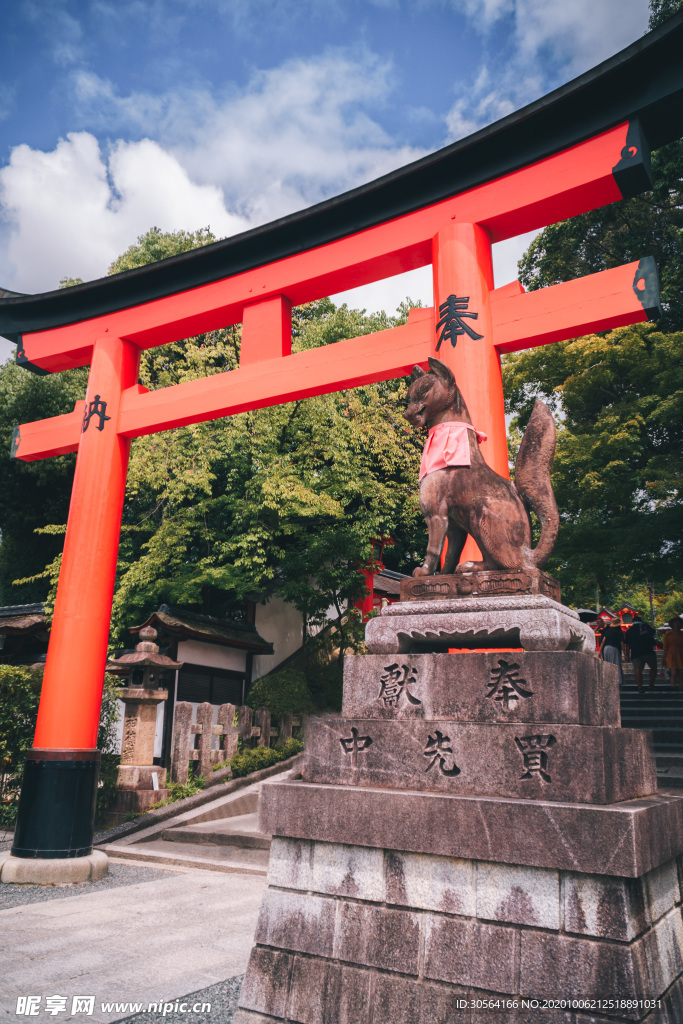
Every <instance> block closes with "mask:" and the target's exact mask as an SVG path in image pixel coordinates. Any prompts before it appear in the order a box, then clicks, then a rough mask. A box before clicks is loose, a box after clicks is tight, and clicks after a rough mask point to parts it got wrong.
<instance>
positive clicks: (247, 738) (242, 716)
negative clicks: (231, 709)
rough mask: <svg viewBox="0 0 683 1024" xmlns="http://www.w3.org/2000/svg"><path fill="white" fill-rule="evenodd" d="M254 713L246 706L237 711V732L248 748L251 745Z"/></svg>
mask: <svg viewBox="0 0 683 1024" xmlns="http://www.w3.org/2000/svg"><path fill="white" fill-rule="evenodd" d="M252 721H253V713H252V710H251V708H250V707H247V705H246V704H242V705H240V707H238V709H237V731H238V732H239V734H240V739H241V740H242V743H243V744H245V745H246V746H249V745H250V744H251V729H252Z"/></svg>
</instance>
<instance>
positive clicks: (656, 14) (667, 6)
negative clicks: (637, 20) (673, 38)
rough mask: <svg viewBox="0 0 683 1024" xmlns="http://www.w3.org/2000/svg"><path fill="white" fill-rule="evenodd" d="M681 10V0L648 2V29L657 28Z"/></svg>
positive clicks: (652, 0)
mask: <svg viewBox="0 0 683 1024" xmlns="http://www.w3.org/2000/svg"><path fill="white" fill-rule="evenodd" d="M681 10H683V0H650V21H649V25H648V28H650V29H653V28H658V27H659V26H660V25H661V24H662V23H663V22H665V21H667V20H668V19H669V18H671V17H673V15H674V14H677V13H678V11H681Z"/></svg>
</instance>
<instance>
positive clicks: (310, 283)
mask: <svg viewBox="0 0 683 1024" xmlns="http://www.w3.org/2000/svg"><path fill="white" fill-rule="evenodd" d="M627 128H628V124H627V123H624V124H621V125H619V126H618V127H616V128H612V129H610V130H609V131H607V132H604V133H602V134H601V135H597V136H595V137H594V138H592V139H588V140H587V141H585V142H582V143H580V144H579V145H577V146H572V147H571V148H569V149H566V150H564V151H563V152H561V153H557V154H555V155H554V156H551V157H547V158H546V159H544V160H540V161H539V162H538V163H535V164H531V165H530V166H528V167H524V168H522V169H521V170H518V171H515V172H514V173H512V174H508V175H505V176H504V177H502V178H497V179H496V180H495V181H491V182H487V184H485V185H480V186H478V187H477V188H474V189H470V190H469V191H467V192H463V193H461V194H460V195H456V196H453V197H452V198H450V199H447V200H444V201H443V202H440V203H435V204H433V205H432V206H427V207H424V208H423V209H420V210H416V211H415V212H413V213H409V214H406V215H404V216H402V217H397V218H395V219H394V220H390V221H387V222H385V223H384V224H380V225H377V226H376V227H372V228H368V229H367V230H365V231H361V232H357V233H356V234H354V235H349V236H347V237H345V238H341V239H339V240H338V241H335V242H330V243H328V244H327V245H323V246H319V247H318V248H316V249H311V250H308V251H307V252H303V253H299V254H298V255H296V256H290V257H288V258H287V259H283V260H278V261H276V262H274V263H270V264H267V265H265V266H262V267H258V268H256V269H254V270H249V271H246V272H245V273H242V274H235V275H234V276H233V277H230V278H226V279H224V280H221V281H215V282H213V283H211V284H207V285H202V286H201V287H199V288H194V289H190V290H188V291H185V292H179V293H177V294H175V295H170V296H168V297H167V298H163V299H157V300H156V301H154V302H149V303H146V304H144V305H141V306H132V307H130V308H129V309H124V310H120V311H118V312H115V313H108V314H106V315H104V316H101V317H96V318H94V319H92V320H84V321H82V322H81V323H77V324H70V325H68V326H66V327H58V328H54V329H52V330H50V331H39V332H36V333H34V334H25V335H24V336H23V346H24V352H25V356H26V359H27V360H28V361H29V362H31V363H33V364H34V365H36V366H40V367H42V368H43V369H45V370H50V371H56V370H66V369H70V368H72V367H75V366H84V365H87V364H88V363H89V362H90V358H91V353H92V346H93V344H94V341H95V339H96V338H98V337H103V336H104V335H105V334H110V335H111V334H113V335H114V336H115V337H119V338H125V339H127V340H129V341H133V342H134V343H135V344H136V345H138V346H139V347H140V348H152V347H154V346H155V345H163V344H165V343H167V342H170V341H176V340H178V339H179V338H188V337H191V336H194V335H197V334H202V333H204V332H205V331H211V330H215V329H217V328H220V327H226V326H228V325H229V324H235V323H241V322H242V320H243V318H244V315H245V313H244V311H245V308H246V307H248V306H249V305H250V304H251V303H255V302H261V301H262V300H264V299H269V298H278V297H284V298H285V301H286V302H287V303H289V304H291V305H292V306H298V305H302V304H303V303H305V302H311V301H313V300H315V299H319V298H322V297H323V296H325V295H334V294H336V293H337V292H340V291H344V290H346V289H349V288H356V287H358V286H360V285H364V284H370V283H372V282H373V281H379V280H382V279H383V278H386V277H391V276H393V275H395V274H401V273H403V272H405V271H407V270H414V269H416V268H417V267H423V266H427V265H428V264H429V263H431V261H432V238H433V237H434V235H435V234H436V233H437V232H438V231H439V230H440V229H441V228H442V227H443V225H444V223H448V222H449V221H450V220H457V221H458V222H462V223H465V222H471V223H478V224H480V225H482V226H483V227H484V228H486V230H487V232H488V234H489V236H490V239H491V241H492V242H499V241H502V240H504V239H506V238H511V237H513V236H515V235H518V234H521V233H522V232H524V231H531V230H533V229H535V228H541V227H544V226H545V225H546V224H551V223H554V222H556V221H559V220H564V219H566V218H567V217H573V216H574V215H576V214H579V213H585V212H586V211H587V210H592V209H595V208H596V207H599V206H604V205H605V204H606V203H613V202H615V201H617V200H619V199H621V194H620V192H619V189H618V188H617V185H616V183H615V180H614V177H613V174H612V168H613V167H614V166H615V165H616V164H617V162H618V161H619V158H620V154H621V150H622V148H623V147H624V145H625V143H626V132H627ZM532 197H533V198H532Z"/></svg>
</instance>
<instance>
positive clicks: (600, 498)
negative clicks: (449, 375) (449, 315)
mask: <svg viewBox="0 0 683 1024" xmlns="http://www.w3.org/2000/svg"><path fill="white" fill-rule="evenodd" d="M503 376H504V383H505V391H506V403H507V408H508V411H509V412H512V413H513V414H514V418H513V427H520V426H521V425H523V424H524V423H525V422H526V420H527V419H528V416H529V414H530V411H531V406H532V404H533V400H534V399H535V398H536V397H541V398H543V399H545V400H546V401H549V403H550V404H551V406H552V407H553V408H554V410H555V412H556V419H557V422H558V442H557V453H556V456H555V463H554V466H553V486H554V488H555V493H556V496H557V502H558V505H559V508H560V514H561V523H562V525H561V529H560V535H559V540H558V544H557V547H556V549H555V552H554V554H553V556H552V558H551V560H550V562H549V563H548V566H547V569H548V571H549V572H551V573H553V574H554V575H556V576H557V577H558V578H559V580H560V582H561V584H562V589H563V594H564V596H565V598H566V599H567V600H569V601H571V602H573V603H576V604H584V605H589V606H593V604H594V602H595V587H596V585H598V586H599V588H600V594H601V598H602V600H603V601H609V600H612V599H613V597H614V596H615V595H616V593H617V592H618V590H619V588H620V587H621V588H622V589H623V579H624V578H626V579H628V580H630V581H634V580H640V581H641V583H644V582H645V581H648V580H652V581H654V582H655V583H656V585H657V588H658V590H659V591H660V592H661V591H662V590H663V589H666V588H667V587H668V588H671V587H672V586H673V584H671V583H669V582H668V581H670V580H672V579H675V578H676V577H678V578H680V574H681V570H682V569H683V544H682V542H681V530H680V523H681V513H682V512H683V508H682V501H681V483H682V481H683V456H682V454H681V453H682V451H683V447H682V446H683V333H681V332H677V333H672V334H665V333H663V332H660V331H658V330H656V328H655V327H654V326H653V325H649V324H639V325H636V326H633V327H628V328H621V329H619V330H616V331H612V332H610V333H608V334H606V335H590V336H589V337H586V338H578V339H576V340H575V341H567V342H560V343H557V344H554V345H547V346H544V347H542V348H538V349H531V350H528V351H526V352H521V353H518V354H517V355H515V356H512V357H509V358H508V359H506V360H505V363H504V367H503Z"/></svg>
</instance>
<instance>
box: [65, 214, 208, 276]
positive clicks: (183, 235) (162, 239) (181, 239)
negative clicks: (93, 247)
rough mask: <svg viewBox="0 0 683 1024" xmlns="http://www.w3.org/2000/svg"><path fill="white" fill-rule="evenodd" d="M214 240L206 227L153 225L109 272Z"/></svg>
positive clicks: (156, 259)
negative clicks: (188, 228) (178, 228)
mask: <svg viewBox="0 0 683 1024" xmlns="http://www.w3.org/2000/svg"><path fill="white" fill-rule="evenodd" d="M215 241H216V236H215V235H214V234H212V232H211V229H210V228H208V227H207V228H200V229H199V230H198V231H162V230H161V228H157V227H153V228H150V229H149V231H148V232H147V233H146V234H144V235H139V236H138V241H137V245H131V246H130V247H129V248H128V249H126V251H125V252H124V253H123V255H121V256H119V257H118V259H115V260H114V262H113V263H112V264H111V266H110V267H109V273H110V274H122V273H123V272H124V271H126V270H134V269H135V268H136V267H144V266H146V265H147V264H148V263H156V262H158V261H159V260H165V259H167V258H168V257H169V256H177V255H178V254H179V253H182V252H189V251H190V250H191V249H198V248H199V247H200V246H202V245H209V244H210V243H211V242H215ZM64 280H65V281H67V282H68V283H69V284H80V280H79V279H78V278H65V279H64Z"/></svg>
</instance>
